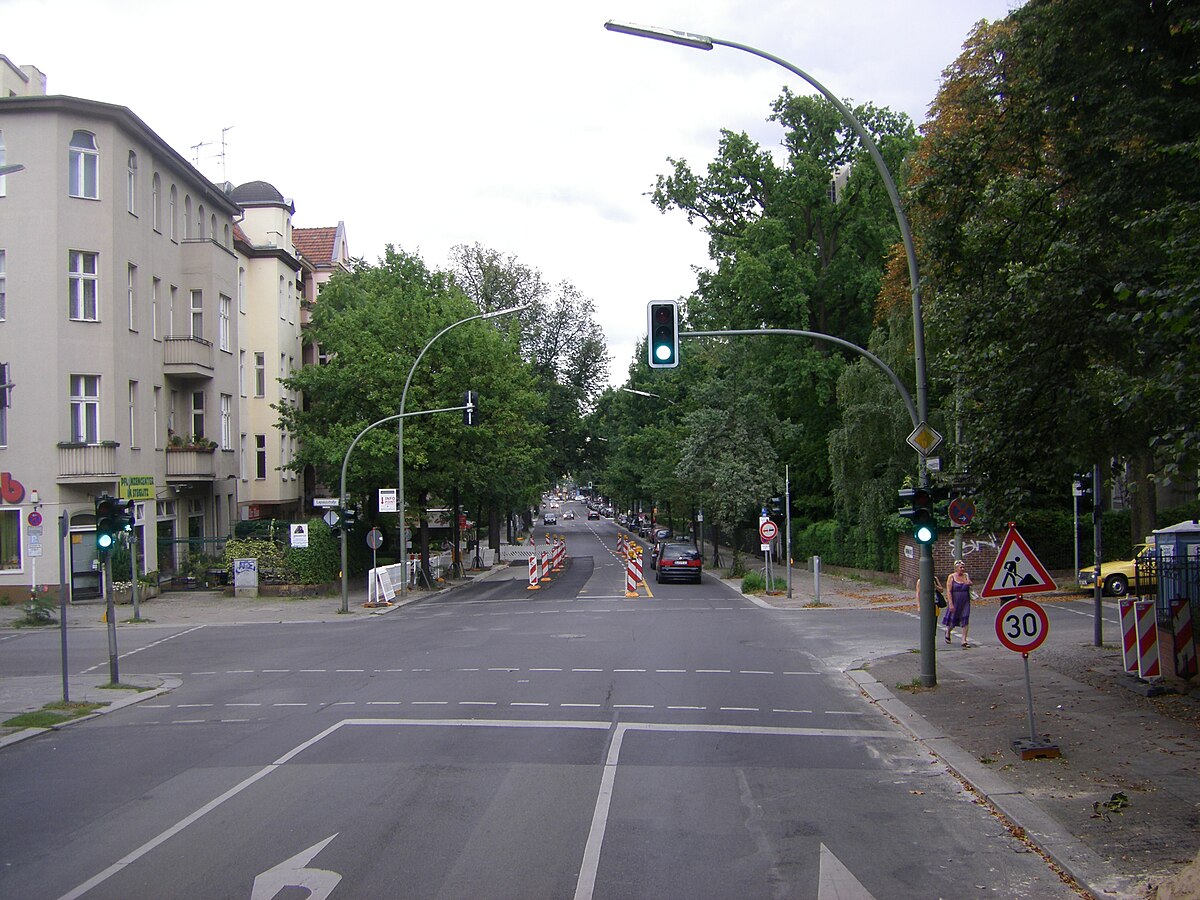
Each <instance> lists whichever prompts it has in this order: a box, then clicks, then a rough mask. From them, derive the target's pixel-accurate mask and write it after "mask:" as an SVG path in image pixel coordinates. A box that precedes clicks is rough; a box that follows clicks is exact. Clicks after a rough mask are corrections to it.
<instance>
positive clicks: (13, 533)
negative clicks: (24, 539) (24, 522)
mask: <svg viewBox="0 0 1200 900" xmlns="http://www.w3.org/2000/svg"><path fill="white" fill-rule="evenodd" d="M22 566H23V562H22V560H21V510H19V509H3V510H0V572H19V571H21V568H22Z"/></svg>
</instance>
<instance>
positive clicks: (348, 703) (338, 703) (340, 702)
mask: <svg viewBox="0 0 1200 900" xmlns="http://www.w3.org/2000/svg"><path fill="white" fill-rule="evenodd" d="M357 702H358V701H357V700H336V701H334V702H333V703H331V704H329V705H330V706H354V704H355V703H357Z"/></svg>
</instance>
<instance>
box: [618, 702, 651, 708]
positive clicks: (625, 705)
mask: <svg viewBox="0 0 1200 900" xmlns="http://www.w3.org/2000/svg"><path fill="white" fill-rule="evenodd" d="M613 709H654V705H653V704H651V703H614V704H613Z"/></svg>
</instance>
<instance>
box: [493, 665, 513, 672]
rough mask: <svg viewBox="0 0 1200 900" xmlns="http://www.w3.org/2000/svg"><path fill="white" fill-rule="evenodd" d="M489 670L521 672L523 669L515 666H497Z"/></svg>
mask: <svg viewBox="0 0 1200 900" xmlns="http://www.w3.org/2000/svg"><path fill="white" fill-rule="evenodd" d="M488 671H489V672H520V671H521V670H520V669H518V668H515V667H514V666H496V667H495V668H492V669H488Z"/></svg>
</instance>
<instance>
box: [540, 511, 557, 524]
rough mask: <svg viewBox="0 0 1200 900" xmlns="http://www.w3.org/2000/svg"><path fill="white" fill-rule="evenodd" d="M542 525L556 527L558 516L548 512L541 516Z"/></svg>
mask: <svg viewBox="0 0 1200 900" xmlns="http://www.w3.org/2000/svg"><path fill="white" fill-rule="evenodd" d="M542 524H543V525H557V524H558V516H557V515H555V514H554V513H552V512H548V513H546V514H545V515H544V516H542Z"/></svg>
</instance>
